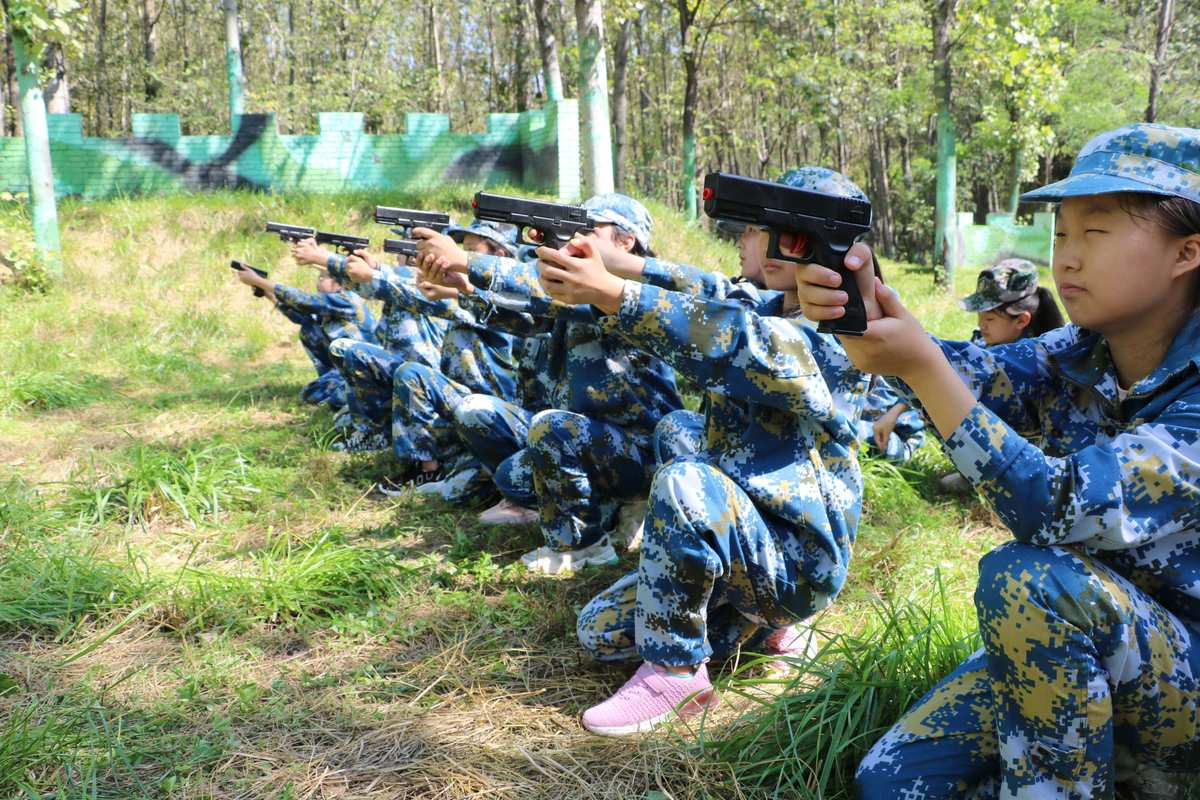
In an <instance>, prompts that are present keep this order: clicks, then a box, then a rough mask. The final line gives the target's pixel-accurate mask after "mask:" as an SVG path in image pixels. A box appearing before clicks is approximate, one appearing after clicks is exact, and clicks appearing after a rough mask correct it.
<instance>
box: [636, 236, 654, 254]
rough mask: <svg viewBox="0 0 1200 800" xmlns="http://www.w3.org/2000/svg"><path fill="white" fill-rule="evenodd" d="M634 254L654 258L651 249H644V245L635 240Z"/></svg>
mask: <svg viewBox="0 0 1200 800" xmlns="http://www.w3.org/2000/svg"><path fill="white" fill-rule="evenodd" d="M633 254H634V255H635V256H641V257H642V258H654V251H653V250H651V249H650V248H649V247H642V243H641V242H639V241H638V240H637V239H634V240H633Z"/></svg>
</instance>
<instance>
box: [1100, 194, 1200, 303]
mask: <svg viewBox="0 0 1200 800" xmlns="http://www.w3.org/2000/svg"><path fill="white" fill-rule="evenodd" d="M1117 202H1118V203H1120V204H1121V210H1122V211H1124V212H1125V213H1126V214H1128V215H1129V216H1131V217H1133V218H1134V219H1140V220H1145V221H1146V222H1150V223H1152V224H1154V225H1157V226H1158V228H1159V229H1160V230H1162V231H1163V232H1164V233H1166V234H1167V235H1168V236H1195V235H1197V234H1200V203H1197V202H1196V201H1194V200H1188V199H1187V198H1185V197H1164V196H1162V195H1158V194H1146V193H1144V192H1123V193H1121V194H1118V195H1117ZM1192 274H1193V275H1197V276H1200V270H1193V271H1192ZM1192 280H1193V281H1195V288H1194V290H1193V292H1192V305H1193V306H1200V277H1193V278H1192Z"/></svg>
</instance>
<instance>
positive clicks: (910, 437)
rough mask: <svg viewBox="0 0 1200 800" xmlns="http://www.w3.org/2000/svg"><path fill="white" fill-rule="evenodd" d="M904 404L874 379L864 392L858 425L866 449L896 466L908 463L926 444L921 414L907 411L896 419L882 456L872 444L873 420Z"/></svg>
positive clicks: (894, 392)
mask: <svg viewBox="0 0 1200 800" xmlns="http://www.w3.org/2000/svg"><path fill="white" fill-rule="evenodd" d="M902 402H905V401H904V399H903V398H902V397H900V395H899V394H897V393H896V390H895V389H893V388H892V387H891V386H890V385H889V384H888V382H887V381H885V380H884V379H883V378H879V377H876V378H875V379H874V381H873V383H872V385H871V388H870V390H869V391H868V392H867V400H866V405H865V407H864V408H863V415H862V419H860V420H859V421H858V438H859V441H861V442H862V443H863V444H864V445H866V446H867V449H868V450H869V451H871V452H873V453H876V454H877V455H881V456H883V457H884V458H886V459H887V460H888V461H893V462H896V463H898V464H903V463H904V462H906V461H908V460H910V459H911V458H912V457H913V456H914V455H916V454H917V451H918V450H920V449H921V445H923V444H924V443H925V420H924V418H923V417H922V416H921V412H919V411H917V410H915V409H913V408H908V409H906V410H904V411H902V412H901V413H900V416H898V417H897V418H896V425H895V427H894V428H892V435H891V436H889V437H888V442H887V448H886V449H885V450H883V451H882V452H881V451H880V450H879V448H878V446H877V445H876V444H875V420H877V419H879V417H881V416H883V415H884V414H886V413H887V412H888V411H889V410H890V409H891V408H892V407H894V406H895V405H896V404H897V403H902Z"/></svg>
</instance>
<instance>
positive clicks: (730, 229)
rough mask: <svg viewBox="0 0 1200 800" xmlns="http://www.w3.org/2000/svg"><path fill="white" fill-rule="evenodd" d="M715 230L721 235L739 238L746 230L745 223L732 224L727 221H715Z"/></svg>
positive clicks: (732, 222) (730, 221)
mask: <svg viewBox="0 0 1200 800" xmlns="http://www.w3.org/2000/svg"><path fill="white" fill-rule="evenodd" d="M717 230H719V231H721V232H722V233H728V234H729V235H731V236H741V235H742V231H744V230H746V223H744V222H734V221H732V220H728V219H719V220H717Z"/></svg>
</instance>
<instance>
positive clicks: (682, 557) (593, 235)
mask: <svg viewBox="0 0 1200 800" xmlns="http://www.w3.org/2000/svg"><path fill="white" fill-rule="evenodd" d="M779 182H780V183H783V184H785V185H788V186H794V187H801V188H806V189H811V190H813V191H819V192H822V193H826V194H836V195H842V196H846V197H862V196H863V195H862V192H861V191H860V190H859V189H858V187H856V186H855V185H854V184H853V183H852V182H851V181H849V180H848V179H847V178H845V177H844V176H842V175H840V174H838V173H836V172H833V171H831V170H828V169H823V168H819V167H805V168H801V169H797V170H792V171H789V172H787V173H786V174H784V175H783V176H782V177H781V178H780V179H779ZM1024 199H1026V200H1028V201H1032V202H1048V203H1057V204H1059V209H1058V215H1057V218H1056V228H1055V249H1054V257H1053V264H1052V272H1053V277H1054V281H1055V283H1056V285H1057V289H1058V294H1059V296H1060V298H1061V299H1062V301H1063V304H1064V305H1065V307H1066V309H1067V312H1068V315H1069V317H1070V320H1071V322H1070V324H1065V325H1064V324H1062V323H1063V320H1062V318H1061V316H1060V315H1059V312H1058V309H1057V305H1056V304H1055V301H1054V298H1053V296H1052V295H1051V294H1050V292H1049V291H1048V290H1047V289H1046V288H1045V287H1039V286H1038V281H1037V270H1036V268H1034V267H1033V265H1032V264H1029V263H1028V262H1024V261H1020V260H1017V259H1009V260H1006V261H1003V262H1001V263H999V264H997V265H996V266H995V267H993V268H990V269H988V270H985V271H984V272H982V273H981V274H980V276H979V279H978V286H977V290H976V292H975V293H974V294H972V295H971V296H970V297H968V298H966V299H965V300H964V301H963V306H964V308H965V309H967V310H969V311H973V312H975V313H976V314H978V315H979V330H978V331H977V333H976V336H975V337H974V338H973V339H972V340H971V341H964V342H954V341H943V340H940V339H937V338H935V337H932V336H930V335H929V334H927V333H926V332H925V331H924V329H923V328H922V326H921V324H920V322H919V321H918V320H916V319H915V318H914V317H913V316H912V314H911V313H910V312H909V311H908V310H907V309H906V308H905V306H904V305H903V303H902V302H901V301H900V299H899V297H898V295H897V294H896V293H895V292H894V291H893V290H892V289H890V288H888V287H887V286H886V285H885V284H884V283H883V282H882V280H880V279H878V278H877V277H875V276H874V275H872V274H871V272H872V270H871V269H870V266H871V265H872V264H873V263H874V258H873V256H872V254H871V251H870V249H869V247H867V246H866V245H865V244H862V243H860V244H856V245H855V246H854V247H853V248H851V249H850V251H849V253H848V254H847V256H846V260H845V266H846V268H847V269H848V270H849V271H850V273H851V274H852V275H853V277H854V279H855V280H856V286H858V288H859V290H860V291H861V294H862V296H863V298H864V302H865V305H866V309H867V316H868V319H869V320H870V322H869V325H868V328H867V331H866V333H865V334H864V335H863V336H861V337H851V336H843V337H838V336H834V335H830V334H824V333H819V332H818V331H817V329H816V325H817V323H818V322H820V321H822V320H829V319H835V318H837V317H840V316H841V315H842V314H843V313H844V306H845V304H846V303H847V294H846V293H845V292H844V291H843V290H842V289H841V288H839V287H840V286H841V281H842V277H841V276H840V275H839V274H838V273H837V272H834V271H833V270H830V269H827V268H825V267H822V266H820V265H818V264H814V263H795V262H793V261H786V260H778V259H769V258H767V257H766V254H767V252H768V246H767V245H768V238H769V236H770V234H769V233H768V232H767V231H766V230H763V229H761V228H759V227H756V226H753V225H746V226H742V227H741V229H740V230H739V231H738V234H739V238H738V246H739V251H740V255H741V265H742V274H741V276H740V277H739V278H736V279H730V278H727V277H726V276H724V275H723V274H721V273H718V272H711V271H707V270H705V269H703V268H698V267H692V266H687V265H684V264H679V263H675V262H672V261H669V260H667V259H666V258H660V257H658V256H656V255H655V253H654V252H653V250H652V239H651V232H652V223H651V219H650V215H649V213H648V212H647V211H646V209H645V208H644V207H643V206H642V205H641V204H640V203H638V202H637V201H636V200H634V199H632V198H630V197H627V196H624V195H619V194H607V195H600V196H596V197H593V198H591V199H589V200H588V201H587V202H586V203H585V204H584V207H585V208H586V209H587V211H588V213H589V215H590V217H591V218H592V219H593V220H596V221H597V222H598V224H596V225H595V227H594V228H593V229H592V230H591V232H589V233H586V234H581V235H577V236H576V237H575V238H574V239H573V240H572V241H571V242H570V243H569V244H567V245H565V246H564V247H562V248H560V249H557V250H556V249H551V248H548V247H540V248H534V247H532V246H528V245H519V244H518V243H517V242H516V240H515V237H514V236H513V235H512V234H511V233H509V232H507V231H506V230H504V229H503V228H501V227H498V226H494V225H491V224H489V223H484V222H479V221H476V222H474V223H472V224H471V225H468V226H466V227H462V228H451V229H450V230H448V231H445V232H439V231H433V230H427V229H425V230H423V229H418V230H417V231H416V232H415V235H416V236H417V237H419V238H420V240H421V244H420V255H419V256H418V258H417V259H416V260H415V263H414V264H413V265H406V266H386V265H380V264H377V263H375V261H374V260H373V259H372V257H371V256H370V255H369V254H367V253H366V252H362V251H360V252H358V253H355V254H354V255H352V256H349V257H343V256H338V255H335V254H332V253H328V252H325V251H323V250H322V249H321V248H320V247H318V246H317V245H316V243H315V242H312V241H306V242H301V243H299V244H297V245H294V246H293V254H294V255H295V257H296V258H297V259H298V260H300V261H303V262H305V263H309V264H313V265H315V266H317V267H319V268H320V269H322V270H324V272H323V273H322V274H323V277H322V281H323V283H322V284H321V285H320V286H319V288H320V292H319V293H318V294H316V295H309V294H305V293H303V292H298V291H297V290H294V289H289V288H288V287H284V286H281V285H276V284H273V283H270V282H268V281H265V280H263V279H261V278H257V277H256V276H254V275H253V274H252V273H242V274H241V275H240V276H239V277H241V279H242V280H243V281H245V282H247V283H250V284H251V285H255V286H257V287H258V288H261V289H264V290H268V291H270V292H271V294H272V296H273V298H274V300H275V302H276V303H277V304H278V306H279V308H280V310H281V311H283V312H284V313H286V314H288V315H289V317H291V318H293V319H294V320H296V321H297V322H299V323H300V324H301V338H302V341H303V342H304V344H305V348H306V349H307V350H308V351H309V353H310V356H311V357H312V359H313V362H314V365H315V366H316V369H317V371H318V379H317V380H316V381H314V382H313V383H312V384H310V385H309V386H308V387H305V392H304V396H305V398H306V399H308V400H310V401H316V402H328V403H330V404H331V405H334V406H337V407H341V408H343V409H344V410H343V411H342V413H341V415H340V416H339V418H338V419H339V425H343V426H344V427H345V430H346V436H345V438H344V440H343V444H342V446H343V447H344V448H345V449H348V450H366V449H379V448H383V447H387V446H389V445H390V446H391V448H392V449H393V451H394V453H395V455H396V457H397V459H398V461H399V463H400V464H401V465H402V468H401V469H400V470H399V471H398V473H397V474H396V475H395V476H393V478H392V479H391V480H388V481H384V482H382V483H381V485H380V486H379V487H378V488H379V490H380V491H383V492H386V493H395V492H398V491H401V490H405V491H407V490H411V489H408V488H405V487H415V490H416V491H421V492H427V493H433V494H436V495H438V496H440V497H441V498H442V499H444V500H446V501H448V502H452V503H459V504H461V503H481V504H482V503H483V502H486V501H487V500H489V499H490V500H495V499H496V498H497V497H498V498H499V502H498V503H497V504H496V505H494V506H492V507H491V508H489V509H488V510H487V511H485V512H483V514H482V515H481V520H482V521H484V522H495V523H516V524H522V523H523V524H537V525H539V526H540V528H541V531H542V534H543V539H544V544H543V545H542V546H540V547H537V548H535V549H534V550H532V551H531V552H529V553H527V554H525V555H524V556H522V561H523V562H524V563H525V564H526V565H527V566H528V567H529V568H530V569H532V570H537V571H540V572H544V573H548V574H554V573H559V572H565V571H569V570H576V569H579V568H581V567H585V566H589V565H597V564H609V563H612V562H614V561H616V559H617V556H616V552H615V551H614V549H613V547H612V537H613V536H614V535H615V531H617V530H618V528H619V527H621V524H620V523H621V521H622V517H623V516H626V517H628V516H629V515H630V513H631V512H632V514H633V519H634V520H635V521H636V522H639V523H642V524H641V527H640V529H641V542H640V551H639V554H638V563H637V568H636V569H634V570H632V571H631V572H629V573H628V574H627V575H625V576H624V577H622V578H621V579H619V580H618V581H617V582H616V583H614V584H613V585H612V586H610V587H609V588H607V589H605V590H604V591H603V592H601V593H600V594H599V595H597V596H596V597H595V598H593V599H592V600H591V601H590V602H589V603H588V604H587V605H586V606H585V607H584V608H583V610H582V611H581V612H580V614H579V617H578V624H577V631H578V637H579V641H580V644H581V645H582V647H583V648H584V649H585V650H586V651H587V652H588V653H590V654H591V655H592V656H593V657H595V658H596V659H599V660H601V661H609V662H639V661H640V662H641V663H640V666H639V667H638V668H637V670H636V671H635V672H634V673H633V675H632V677H630V678H629V680H628V681H627V682H626V683H625V684H624V685H623V686H621V687H620V688H619V689H618V690H617V691H616V692H615V693H614V694H613V695H612V696H611V697H610V698H608V699H606V700H604V701H603V702H600V703H598V704H597V705H595V706H593V707H592V708H589V709H588V710H587V711H586V712H585V713H584V714H583V720H582V722H583V725H584V726H585V727H586V728H587V729H588V730H591V731H594V732H596V733H600V734H608V735H622V734H628V733H635V732H641V731H647V730H650V729H651V728H653V727H654V726H656V725H657V724H659V723H660V722H662V721H664V720H666V719H668V718H670V717H671V716H672V715H673V714H677V713H678V714H686V713H692V712H694V711H696V710H699V709H701V708H704V707H705V706H707V705H708V704H709V703H711V702H712V700H713V699H714V697H715V695H714V691H713V684H712V681H711V678H710V675H709V672H708V664H709V663H712V664H714V665H720V664H721V663H723V662H724V661H725V660H726V659H727V658H728V657H729V656H730V655H731V654H733V653H735V652H736V651H738V650H739V649H741V650H751V651H754V652H758V653H766V654H779V655H781V656H784V655H787V654H789V653H795V652H796V651H797V650H802V649H804V648H805V647H807V645H808V643H809V636H808V633H807V629H806V628H804V627H803V626H800V625H799V623H802V622H803V621H804V620H805V619H807V618H809V617H811V616H812V615H813V614H814V613H816V612H817V611H819V610H821V609H822V608H824V607H826V606H828V605H829V604H830V603H832V602H833V601H834V600H835V598H836V597H837V595H838V593H839V591H840V590H841V589H842V587H843V586H844V585H845V582H846V580H847V576H848V574H849V572H850V561H851V553H852V545H853V542H854V537H855V531H856V528H857V523H858V520H859V518H860V516H861V513H862V496H863V491H862V489H863V487H862V474H861V472H860V470H859V466H858V460H857V455H858V453H859V451H860V449H861V448H863V447H867V448H871V449H874V450H876V451H877V452H878V453H879V454H880V455H882V456H884V457H887V458H891V459H895V460H904V459H906V458H909V457H911V456H912V454H913V452H914V451H915V450H916V449H917V448H918V447H919V446H920V444H921V441H922V437H923V436H924V435H925V432H926V431H927V430H928V431H929V432H931V433H933V434H934V435H935V436H936V437H937V438H938V439H939V440H940V442H941V444H942V447H943V448H944V449H945V452H946V453H947V454H948V455H949V457H950V459H951V460H952V461H953V463H954V465H955V467H956V470H957V471H956V472H955V473H954V474H952V475H949V476H946V478H945V479H944V482H945V483H946V485H947V486H948V487H950V488H962V487H966V488H969V489H970V488H973V489H974V490H977V491H979V492H980V493H981V494H982V495H984V496H985V497H986V498H987V499H988V500H989V501H990V502H991V503H992V505H993V506H994V507H995V509H996V511H997V512H998V514H999V516H1000V518H1001V519H1002V520H1003V522H1004V523H1005V524H1006V525H1007V526H1008V527H1009V528H1010V530H1011V532H1012V534H1013V541H1011V542H1009V543H1007V544H1004V545H1002V546H1000V547H998V548H996V549H995V550H994V551H992V552H991V553H989V554H987V555H986V556H985V557H984V558H983V559H982V561H981V563H980V578H979V584H978V588H977V590H976V594H975V603H976V608H977V614H978V619H979V625H980V632H981V634H982V638H983V645H984V646H983V648H982V649H981V650H980V651H979V652H978V653H976V654H974V655H972V656H971V657H970V658H969V659H968V660H967V661H965V662H964V663H963V664H962V665H960V666H959V667H958V669H956V670H955V671H954V672H953V673H952V674H951V675H949V676H947V677H946V678H945V679H944V680H943V681H942V682H941V683H940V684H939V685H938V686H937V687H935V688H934V689H933V690H932V691H931V692H930V693H929V694H928V695H927V696H925V697H924V698H922V699H921V700H920V701H919V702H918V703H917V704H915V705H914V706H913V708H912V709H910V710H909V711H908V712H907V714H906V715H905V716H904V717H903V719H901V720H899V721H898V722H897V724H896V726H895V727H894V728H893V729H892V730H891V731H889V732H888V733H887V734H886V735H885V736H883V737H882V738H881V739H880V740H879V741H878V742H877V743H875V745H874V747H872V749H871V750H870V752H869V754H868V755H867V756H866V758H865V759H864V760H863V762H862V765H861V766H860V768H859V773H858V781H859V784H860V787H861V790H862V793H863V796H864V797H869V798H933V797H938V798H941V797H965V796H970V797H1078V798H1091V797H1107V796H1112V794H1113V792H1114V787H1115V785H1116V783H1117V782H1118V781H1119V780H1121V779H1122V778H1123V777H1126V776H1127V775H1128V773H1129V771H1128V770H1127V769H1126V767H1127V766H1128V765H1130V764H1142V765H1145V764H1150V765H1154V766H1156V767H1158V768H1161V769H1163V770H1168V771H1172V770H1173V771H1187V770H1190V769H1192V766H1191V762H1192V760H1193V758H1194V755H1195V754H1197V753H1200V727H1198V726H1200V708H1198V707H1200V686H1198V685H1197V679H1196V676H1197V675H1200V647H1197V646H1196V643H1194V642H1193V640H1192V637H1193V636H1197V635H1200V547H1198V546H1197V545H1198V536H1200V314H1198V313H1197V303H1198V298H1200V131H1197V130H1193V129H1185V128H1171V127H1167V126H1162V125H1154V124H1135V125H1130V126H1126V127H1124V128H1120V129H1117V130H1114V131H1109V132H1107V133H1104V134H1102V135H1100V136H1097V137H1096V138H1095V139H1093V140H1092V141H1090V142H1089V143H1088V144H1087V145H1086V146H1085V147H1084V148H1083V150H1082V151H1081V152H1080V154H1079V156H1078V158H1077V160H1076V162H1075V165H1074V167H1073V169H1072V171H1071V173H1070V175H1069V176H1068V177H1067V178H1066V179H1064V180H1062V181H1059V182H1057V183H1053V184H1050V185H1048V186H1045V187H1042V188H1040V189H1037V190H1035V191H1032V192H1029V193H1027V194H1026V195H1025V196H1024ZM782 244H783V245H784V246H792V244H793V243H789V242H788V241H786V239H785V240H783V241H782ZM794 244H795V245H796V246H799V243H794ZM795 252H798V251H795ZM346 287H350V288H352V289H353V291H347V288H346ZM363 297H368V298H376V299H378V300H381V301H382V302H383V310H382V312H381V314H380V318H379V320H378V322H374V320H373V319H372V317H371V315H370V312H369V311H368V310H367V309H366V307H365V305H364V304H363V302H362V299H361V298H363ZM677 375H678V376H682V377H683V378H686V380H687V381H688V383H689V384H690V385H692V386H695V387H697V388H698V389H699V390H700V391H701V393H702V402H701V405H700V408H699V410H698V411H689V410H685V409H684V407H683V403H682V401H681V399H680V395H679V392H678V389H677V386H676V376H677Z"/></svg>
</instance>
